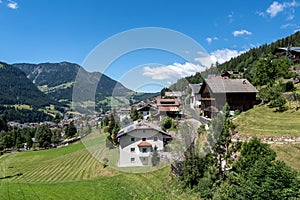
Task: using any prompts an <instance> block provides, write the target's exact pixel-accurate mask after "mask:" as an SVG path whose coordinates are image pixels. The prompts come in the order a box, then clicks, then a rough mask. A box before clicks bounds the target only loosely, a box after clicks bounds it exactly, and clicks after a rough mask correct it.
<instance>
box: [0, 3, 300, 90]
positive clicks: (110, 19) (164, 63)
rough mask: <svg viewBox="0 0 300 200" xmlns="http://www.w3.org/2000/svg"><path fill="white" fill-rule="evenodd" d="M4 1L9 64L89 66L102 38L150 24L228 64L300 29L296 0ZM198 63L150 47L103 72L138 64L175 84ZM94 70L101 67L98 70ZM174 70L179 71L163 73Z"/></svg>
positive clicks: (1, 55) (0, 14) (1, 48)
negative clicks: (87, 61)
mask: <svg viewBox="0 0 300 200" xmlns="http://www.w3.org/2000/svg"><path fill="white" fill-rule="evenodd" d="M0 2H1V3H0V27H1V28H0V60H1V61H3V62H7V63H18V62H29V63H42V62H61V61H68V62H74V63H78V64H83V62H84V61H85V59H86V58H87V56H88V55H89V54H90V52H91V51H92V50H93V49H95V48H96V47H97V45H99V44H100V43H101V42H103V41H105V40H107V39H108V38H110V37H112V36H114V35H116V34H119V33H121V32H124V31H127V30H131V29H136V28H143V27H161V28H166V29H170V30H174V31H177V32H179V33H182V34H184V35H186V36H188V37H190V38H192V39H193V40H195V41H196V42H197V43H199V45H201V46H202V47H203V48H204V50H205V51H206V52H207V54H208V55H209V57H210V58H211V62H212V63H214V62H216V61H218V62H220V63H222V62H224V61H226V60H228V59H230V58H231V57H234V56H237V55H239V54H240V53H242V52H244V51H247V50H249V49H250V48H253V47H256V46H259V45H262V44H269V43H271V42H273V41H276V40H277V39H280V38H283V37H286V36H288V35H291V34H293V33H294V32H295V31H297V30H300V13H299V12H300V10H299V9H300V1H293V0H287V1H265V0H264V1H261V0H253V1H236V0H227V1H221V0H219V1H216V0H215V1H196V0H195V1H177V0H173V1H167V0H165V1H161V0H151V1H150V0H142V1H141V0H130V1H121V0H120V1H116V0H110V1H101V0H85V1H83V0H73V1H68V0H51V1H50V0H49V1H48V0H43V1H38V0H30V1H28V0H27V1H25V0H15V1H10V0H0ZM133 42H134V41H133ZM174 43H176V41H174ZM101 56H102V55H99V59H101ZM195 65H196V67H195ZM199 65H200V66H202V65H201V64H199V63H197V58H195V63H190V62H187V61H186V60H185V59H183V58H181V57H180V56H177V55H172V54H171V53H168V52H163V51H161V50H151V49H146V50H140V51H133V52H130V53H128V54H126V55H122V56H120V58H118V59H116V60H114V61H113V62H112V64H111V65H110V66H109V67H108V68H105V70H104V71H103V70H102V72H104V73H105V74H107V75H109V76H110V77H112V78H114V79H116V80H122V79H124V80H125V79H126V78H124V77H126V76H127V74H128V72H129V71H131V72H132V70H133V69H138V70H136V73H140V74H137V75H136V76H135V77H139V79H141V80H143V77H144V78H147V81H148V82H149V83H150V82H151V80H152V81H153V83H154V84H156V85H157V84H158V85H161V86H165V85H167V84H169V83H170V82H172V80H171V78H173V82H174V81H175V79H177V78H179V76H186V75H189V73H190V74H192V73H194V72H195V71H197V70H199V69H200V68H197V66H198V67H199ZM90 70H91V71H96V69H95V68H91V69H90ZM100 71H101V70H100ZM166 72H168V73H166ZM172 72H174V73H176V74H177V77H176V76H171V77H167V78H165V79H163V77H161V76H159V75H161V74H162V73H165V74H171V73H172ZM186 72H188V74H187V73H186ZM130 76H133V75H132V74H131V75H130ZM158 76H159V77H160V79H158V78H157V77H158ZM127 79H128V78H127ZM127 79H126V80H127ZM145 80H146V79H145ZM158 80H159V82H157V81H158ZM164 81H165V82H164ZM141 82H143V81H141ZM124 84H125V85H126V86H128V87H130V88H131V89H137V88H141V87H143V85H141V84H142V83H131V84H134V85H130V83H126V82H124ZM148 90H150V89H148Z"/></svg>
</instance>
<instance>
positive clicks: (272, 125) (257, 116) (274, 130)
mask: <svg viewBox="0 0 300 200" xmlns="http://www.w3.org/2000/svg"><path fill="white" fill-rule="evenodd" d="M234 124H235V125H237V129H236V130H237V131H238V133H239V134H240V135H249V136H256V137H264V136H267V137H276V136H300V110H299V111H297V112H295V111H286V112H282V113H280V112H274V111H273V110H272V109H269V108H268V107H267V106H256V107H255V108H254V109H251V110H249V111H247V112H244V113H241V114H240V116H238V118H236V119H235V120H234Z"/></svg>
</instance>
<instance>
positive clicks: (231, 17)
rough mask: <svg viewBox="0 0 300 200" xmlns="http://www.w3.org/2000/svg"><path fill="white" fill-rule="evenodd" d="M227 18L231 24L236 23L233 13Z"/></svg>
mask: <svg viewBox="0 0 300 200" xmlns="http://www.w3.org/2000/svg"><path fill="white" fill-rule="evenodd" d="M227 17H228V19H229V23H232V22H233V21H234V19H233V12H232V13H231V14H229V15H228V16H227Z"/></svg>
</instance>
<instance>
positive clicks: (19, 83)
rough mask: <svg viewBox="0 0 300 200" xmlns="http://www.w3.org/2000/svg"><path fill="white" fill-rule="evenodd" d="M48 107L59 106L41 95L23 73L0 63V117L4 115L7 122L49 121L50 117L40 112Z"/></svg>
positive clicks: (46, 96)
mask: <svg viewBox="0 0 300 200" xmlns="http://www.w3.org/2000/svg"><path fill="white" fill-rule="evenodd" d="M50 105H55V106H60V104H59V103H57V102H56V101H55V100H54V99H52V98H51V97H49V96H48V95H46V94H44V93H42V92H41V91H40V90H39V89H38V88H37V87H36V86H35V85H34V84H33V83H32V82H31V81H30V80H29V79H28V78H27V77H26V75H25V73H24V72H23V71H21V70H20V69H18V68H16V67H14V66H12V65H9V64H6V63H3V62H0V115H1V114H5V115H6V117H7V120H8V121H19V122H33V121H44V120H51V118H52V117H51V116H50V115H48V114H46V113H44V112H43V111H41V110H43V109H45V108H46V107H48V106H50ZM39 109H41V110H39Z"/></svg>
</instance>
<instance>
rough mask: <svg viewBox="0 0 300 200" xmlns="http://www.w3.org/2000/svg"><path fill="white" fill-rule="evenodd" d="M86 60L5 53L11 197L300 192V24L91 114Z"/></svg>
mask: <svg viewBox="0 0 300 200" xmlns="http://www.w3.org/2000/svg"><path fill="white" fill-rule="evenodd" d="M79 70H84V69H83V68H82V67H81V66H79V65H78V64H74V63H68V62H61V63H41V64H28V63H16V64H7V63H3V62H1V63H0V88H1V89H0V116H1V119H0V151H1V157H0V199H278V200H283V199H300V83H299V82H300V32H296V33H294V34H293V35H290V36H288V37H286V38H282V39H280V40H277V41H275V42H273V43H271V44H265V45H261V46H259V47H257V48H252V49H250V50H249V51H247V52H245V53H243V54H241V55H239V56H238V57H235V58H232V59H231V60H229V61H227V62H224V63H222V64H218V63H215V64H214V65H212V66H211V67H210V68H208V69H207V70H205V71H203V72H197V73H196V74H195V75H192V76H188V77H184V78H182V79H179V80H178V81H177V82H176V83H174V84H172V85H171V86H170V87H168V88H163V89H162V90H161V91H160V92H159V93H139V92H135V91H132V90H130V89H127V88H126V87H125V86H123V85H122V84H121V83H119V82H117V81H115V80H113V79H111V78H110V77H108V76H106V75H105V74H101V75H102V76H101V79H100V81H99V83H98V85H97V87H96V94H95V104H91V103H90V102H86V103H85V104H84V105H82V106H83V107H84V108H86V109H88V108H89V107H91V108H93V109H94V110H93V111H92V112H89V113H86V112H80V110H75V109H73V107H72V93H73V89H74V87H75V86H74V85H75V79H76V75H77V73H78V71H79ZM86 73H90V72H86ZM90 75H91V76H93V74H92V73H90ZM11 80H13V81H11ZM115 88H118V90H121V91H122V95H120V94H113V93H114V90H115Z"/></svg>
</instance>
